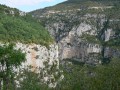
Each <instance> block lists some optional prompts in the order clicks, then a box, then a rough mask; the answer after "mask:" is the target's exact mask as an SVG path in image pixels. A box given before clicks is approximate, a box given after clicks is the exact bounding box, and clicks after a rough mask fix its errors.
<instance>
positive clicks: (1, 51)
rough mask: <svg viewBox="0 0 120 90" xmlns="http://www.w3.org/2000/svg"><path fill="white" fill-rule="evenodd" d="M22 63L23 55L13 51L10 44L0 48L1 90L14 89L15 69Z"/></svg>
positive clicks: (18, 51)
mask: <svg viewBox="0 0 120 90" xmlns="http://www.w3.org/2000/svg"><path fill="white" fill-rule="evenodd" d="M24 61H25V54H23V53H22V52H21V51H20V50H14V48H13V45H12V44H10V45H7V46H0V86H1V87H2V88H3V89H2V90H8V88H12V89H11V90H13V88H15V87H14V86H15V82H14V76H15V68H16V69H17V67H18V66H20V65H21V63H22V62H24ZM2 82H3V85H2ZM1 87H0V89H1Z"/></svg>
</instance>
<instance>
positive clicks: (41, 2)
mask: <svg viewBox="0 0 120 90" xmlns="http://www.w3.org/2000/svg"><path fill="white" fill-rule="evenodd" d="M63 1H66V0H0V4H4V5H7V6H9V7H13V8H17V9H19V10H21V11H25V12H30V11H33V10H36V9H40V8H44V7H48V6H53V5H56V4H58V3H60V2H63Z"/></svg>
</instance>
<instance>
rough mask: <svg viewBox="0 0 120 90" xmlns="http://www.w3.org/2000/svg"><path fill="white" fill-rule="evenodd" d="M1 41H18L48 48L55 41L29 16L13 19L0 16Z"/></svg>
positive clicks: (3, 15)
mask: <svg viewBox="0 0 120 90" xmlns="http://www.w3.org/2000/svg"><path fill="white" fill-rule="evenodd" d="M0 41H3V42H17V41H18V42H22V43H37V44H41V45H45V46H48V45H49V44H50V43H52V42H53V39H52V38H51V36H50V35H49V33H48V32H47V30H45V29H44V27H43V26H41V24H40V23H38V22H36V20H34V19H32V17H31V16H29V15H27V16H24V17H20V16H19V17H13V16H8V15H5V14H0Z"/></svg>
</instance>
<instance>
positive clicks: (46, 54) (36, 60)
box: [15, 43, 59, 68]
mask: <svg viewBox="0 0 120 90" xmlns="http://www.w3.org/2000/svg"><path fill="white" fill-rule="evenodd" d="M15 49H20V50H22V52H23V53H25V54H26V62H25V63H23V65H24V66H32V67H33V68H44V67H45V65H44V62H45V61H48V64H49V65H52V64H53V62H55V61H56V62H57V65H59V60H58V46H57V44H52V45H50V47H49V49H48V48H46V47H45V46H41V45H37V44H22V43H16V46H15ZM24 66H23V67H24Z"/></svg>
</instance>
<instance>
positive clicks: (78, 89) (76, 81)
mask: <svg viewBox="0 0 120 90" xmlns="http://www.w3.org/2000/svg"><path fill="white" fill-rule="evenodd" d="M68 63H69V62H66V68H65V66H63V67H62V70H63V72H64V79H63V81H62V82H60V83H59V84H58V86H57V87H56V88H57V90H119V88H120V71H119V68H120V60H119V58H118V59H117V58H116V59H115V58H114V59H112V61H111V62H110V63H109V64H107V65H99V66H89V65H85V64H84V65H82V66H81V65H78V64H73V63H72V64H68Z"/></svg>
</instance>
